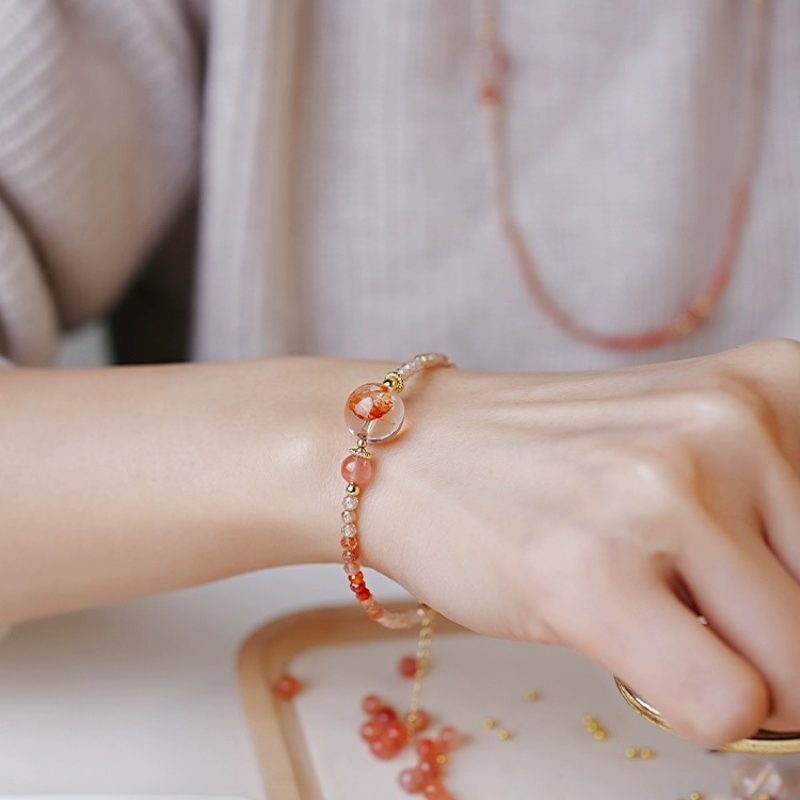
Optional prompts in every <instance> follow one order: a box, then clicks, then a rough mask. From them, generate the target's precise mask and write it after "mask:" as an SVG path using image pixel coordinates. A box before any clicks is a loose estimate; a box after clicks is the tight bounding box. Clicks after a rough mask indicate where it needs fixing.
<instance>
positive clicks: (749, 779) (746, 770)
mask: <svg viewBox="0 0 800 800" xmlns="http://www.w3.org/2000/svg"><path fill="white" fill-rule="evenodd" d="M730 781H731V790H732V791H733V796H734V797H735V798H736V800H783V798H784V797H785V787H784V782H783V778H782V777H781V774H780V772H778V770H777V769H776V768H775V766H774V765H773V764H771V763H770V762H769V761H760V760H758V759H755V758H751V759H747V760H746V761H742V762H741V763H739V764H737V765H736V766H735V767H734V768H733V770H732V771H731V777H730Z"/></svg>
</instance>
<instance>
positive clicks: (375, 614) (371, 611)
mask: <svg viewBox="0 0 800 800" xmlns="http://www.w3.org/2000/svg"><path fill="white" fill-rule="evenodd" d="M364 608H365V610H366V612H367V616H368V617H369V618H370V619H372V620H375V621H376V622H378V621H379V620H380V619H381V617H383V615H384V613H385V612H384V610H383V609H382V608H381V607H380V606H378V605H373V606H367V604H366V603H364Z"/></svg>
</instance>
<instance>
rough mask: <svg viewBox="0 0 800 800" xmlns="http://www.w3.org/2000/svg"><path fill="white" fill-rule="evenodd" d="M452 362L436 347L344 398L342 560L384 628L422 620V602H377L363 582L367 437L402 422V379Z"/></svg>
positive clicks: (379, 437) (386, 433)
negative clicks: (360, 524)
mask: <svg viewBox="0 0 800 800" xmlns="http://www.w3.org/2000/svg"><path fill="white" fill-rule="evenodd" d="M450 366H452V362H451V361H450V359H449V358H448V357H447V356H444V355H441V354H439V353H426V354H424V355H419V356H414V358H412V359H411V360H410V361H407V362H406V363H405V364H403V365H402V366H401V367H398V368H397V369H396V370H394V371H392V372H389V373H387V375H386V377H385V378H384V379H383V383H365V384H364V385H363V386H359V387H358V389H356V390H355V391H354V392H352V393H351V394H350V396H349V397H348V398H347V403H346V405H345V410H344V416H345V423H346V424H347V427H348V429H349V430H350V432H351V433H352V434H353V435H354V436H355V437H356V446H355V447H353V448H352V449H351V450H350V455H349V456H347V458H345V460H344V461H343V462H342V477H343V478H344V479H345V480H346V481H347V489H346V491H345V496H344V500H342V506H343V507H344V511H343V512H342V530H341V533H342V539H341V545H342V561H343V562H344V571H345V573H346V575H347V577H348V579H349V581H350V589H351V590H352V591H353V592H354V594H355V596H356V599H357V600H358V602H359V603H360V605H361V608H363V609H364V611H366V613H367V615H368V616H369V617H370V619H373V620H375V621H376V622H379V623H380V624H381V625H383V626H385V627H387V628H411V627H413V626H414V625H425V622H426V619H427V612H426V608H425V607H424V606H423V605H420V606H419V608H416V609H413V610H412V611H389V610H388V609H386V608H384V607H383V606H381V605H380V604H379V603H378V602H377V601H376V600H375V598H374V596H373V595H372V592H370V590H369V589H368V588H367V584H366V583H365V581H364V573H363V572H362V571H361V564H360V560H359V559H360V556H361V553H360V548H359V542H358V529H357V527H356V520H357V515H356V509H357V508H358V504H359V495H360V494H361V490H362V489H363V488H364V487H365V486H366V485H367V484H368V483H369V481H370V479H371V478H372V464H371V463H370V459H371V458H372V454H371V453H370V452H369V451H368V450H367V444H368V443H371V442H385V441H387V440H388V439H391V438H392V437H393V436H395V435H396V434H397V433H398V432H399V431H400V428H401V427H402V425H403V419H404V418H405V406H404V404H403V401H402V400H401V399H400V393H401V392H402V391H403V388H404V387H405V384H406V381H408V380H409V379H410V378H412V377H413V376H414V375H416V374H417V373H418V372H421V371H422V370H424V369H434V368H436V367H450Z"/></svg>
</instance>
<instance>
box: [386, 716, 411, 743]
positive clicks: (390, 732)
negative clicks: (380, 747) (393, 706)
mask: <svg viewBox="0 0 800 800" xmlns="http://www.w3.org/2000/svg"><path fill="white" fill-rule="evenodd" d="M386 738H387V739H391V740H392V741H393V742H394V743H395V744H396V745H397V747H398V749H399V748H401V747H404V746H405V744H406V743H407V742H408V728H407V727H406V726H405V723H403V722H401V721H400V720H399V719H395V720H392V721H391V722H389V723H387V725H386Z"/></svg>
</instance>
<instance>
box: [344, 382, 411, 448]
mask: <svg viewBox="0 0 800 800" xmlns="http://www.w3.org/2000/svg"><path fill="white" fill-rule="evenodd" d="M404 416H405V408H404V406H403V401H402V400H401V399H400V395H398V394H397V392H394V391H392V390H391V389H390V388H389V387H388V386H384V385H383V384H382V383H366V384H364V385H363V386H359V387H358V389H356V390H355V391H354V392H353V393H352V394H351V395H350V397H348V398H347V404H346V406H345V411H344V418H345V422H346V423H347V427H348V429H349V430H350V432H351V433H353V434H354V435H355V436H358V437H360V438H362V439H366V440H367V441H368V442H383V441H386V439H388V438H390V437H391V436H394V434H396V433H397V431H399V430H400V426H401V425H402V424H403V418H404Z"/></svg>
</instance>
